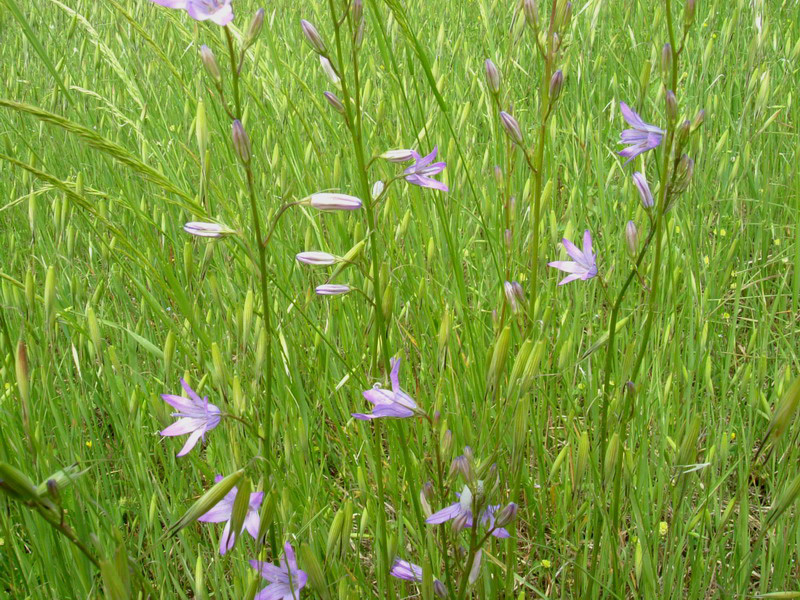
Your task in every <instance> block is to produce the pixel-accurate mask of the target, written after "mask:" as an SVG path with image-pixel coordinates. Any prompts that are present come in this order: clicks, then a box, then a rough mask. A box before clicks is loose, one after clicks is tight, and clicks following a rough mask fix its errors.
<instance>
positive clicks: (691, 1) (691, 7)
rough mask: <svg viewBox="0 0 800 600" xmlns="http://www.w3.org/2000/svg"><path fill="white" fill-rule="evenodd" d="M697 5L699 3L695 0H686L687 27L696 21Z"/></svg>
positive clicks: (685, 22) (684, 8)
mask: <svg viewBox="0 0 800 600" xmlns="http://www.w3.org/2000/svg"><path fill="white" fill-rule="evenodd" d="M696 6H697V3H696V1H695V0H686V4H685V5H684V7H683V24H684V26H685V27H689V26H690V25H691V24H692V23H694V13H695V9H696Z"/></svg>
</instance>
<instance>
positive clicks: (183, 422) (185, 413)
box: [161, 379, 221, 456]
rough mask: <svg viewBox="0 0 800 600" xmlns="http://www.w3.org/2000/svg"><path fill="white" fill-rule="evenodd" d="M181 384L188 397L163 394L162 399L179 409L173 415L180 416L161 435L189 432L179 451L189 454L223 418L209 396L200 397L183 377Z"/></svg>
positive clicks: (167, 435) (179, 453) (168, 435)
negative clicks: (209, 399)
mask: <svg viewBox="0 0 800 600" xmlns="http://www.w3.org/2000/svg"><path fill="white" fill-rule="evenodd" d="M181 385H182V386H183V389H184V390H186V393H187V394H188V395H189V397H188V398H185V397H183V396H174V395H172V394H162V395H161V399H162V400H164V402H166V403H167V404H169V405H170V406H172V407H173V408H176V409H178V412H174V413H172V416H173V417H180V418H179V419H178V420H177V421H175V422H174V423H173V424H172V425H170V426H169V427H167V428H166V429H164V430H163V431H162V432H161V435H163V436H165V437H170V436H176V435H186V434H187V433H188V434H189V439H188V440H186V443H185V444H184V445H183V448H181V451H180V452H178V456H183V455H185V454H187V453H188V452H189V451H190V450H191V449H192V448H194V446H195V444H197V442H198V440H199V439H200V438H201V437H202V438H203V440H204V441H205V437H206V432H207V431H211V430H212V429H214V427H216V426H217V425H219V421H220V418H221V417H220V411H219V408H218V407H216V406H214V405H213V404H211V403H210V402H209V401H208V396H204V397H203V398H200V396H198V395H197V393H196V392H195V391H194V390H193V389H192V388H190V387H189V384H188V383H186V381H184V380H183V379H181Z"/></svg>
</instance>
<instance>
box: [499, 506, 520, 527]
mask: <svg viewBox="0 0 800 600" xmlns="http://www.w3.org/2000/svg"><path fill="white" fill-rule="evenodd" d="M517 510H518V507H517V505H516V504H514V503H513V502H509V503H508V504H506V505H505V506H504V507H503V509H502V510H501V511H500V512H499V513H497V517H496V518H495V523H494V524H495V526H497V527H505V526H506V525H508V524H509V523H511V521H513V520H514V519H516V518H517Z"/></svg>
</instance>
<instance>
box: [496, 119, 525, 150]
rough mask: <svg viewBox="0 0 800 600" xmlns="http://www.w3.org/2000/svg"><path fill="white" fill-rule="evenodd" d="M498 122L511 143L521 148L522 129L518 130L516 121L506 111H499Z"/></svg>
mask: <svg viewBox="0 0 800 600" xmlns="http://www.w3.org/2000/svg"><path fill="white" fill-rule="evenodd" d="M500 122H501V123H502V124H503V128H504V129H505V130H506V133H507V134H508V137H509V138H511V141H512V142H514V143H515V144H518V145H520V146H521V145H522V143H523V139H522V129H520V126H519V123H518V122H517V120H516V119H515V118H514V117H512V116H511V115H510V114H508V113H507V112H506V111H504V110H501V111H500Z"/></svg>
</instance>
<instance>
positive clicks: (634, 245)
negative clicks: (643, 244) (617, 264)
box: [625, 221, 639, 256]
mask: <svg viewBox="0 0 800 600" xmlns="http://www.w3.org/2000/svg"><path fill="white" fill-rule="evenodd" d="M625 242H626V243H627V244H628V253H629V254H630V255H631V256H636V253H637V252H638V250H639V230H638V229H636V223H634V222H633V221H628V224H627V225H625Z"/></svg>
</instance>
